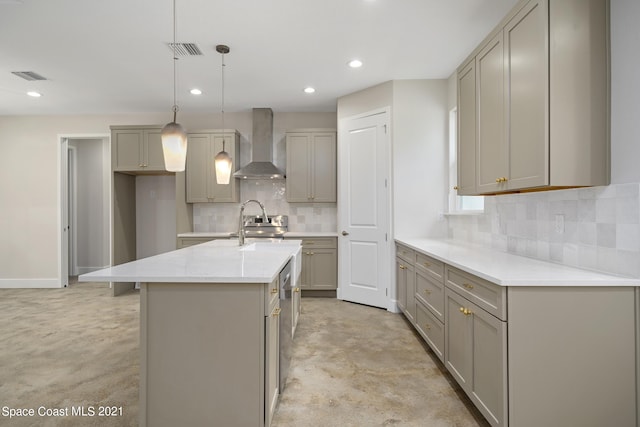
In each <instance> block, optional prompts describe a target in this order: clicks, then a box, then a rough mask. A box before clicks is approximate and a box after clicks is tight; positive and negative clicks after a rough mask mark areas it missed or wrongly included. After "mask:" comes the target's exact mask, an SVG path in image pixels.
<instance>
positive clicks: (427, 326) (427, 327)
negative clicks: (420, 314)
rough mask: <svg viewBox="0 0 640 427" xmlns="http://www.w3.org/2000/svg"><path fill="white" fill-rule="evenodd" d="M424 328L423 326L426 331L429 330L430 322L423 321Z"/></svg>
mask: <svg viewBox="0 0 640 427" xmlns="http://www.w3.org/2000/svg"><path fill="white" fill-rule="evenodd" d="M424 328H425V329H426V330H427V331H430V330H431V325H430V324H428V323H425V324H424Z"/></svg>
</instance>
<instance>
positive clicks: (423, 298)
mask: <svg viewBox="0 0 640 427" xmlns="http://www.w3.org/2000/svg"><path fill="white" fill-rule="evenodd" d="M416 299H417V300H418V301H420V302H422V303H423V304H424V305H425V306H426V307H427V308H429V310H431V312H432V313H433V315H434V316H436V317H437V318H438V319H439V320H440V321H441V322H444V284H442V283H439V282H436V281H435V280H433V279H432V278H431V276H430V274H429V273H425V272H422V271H420V269H418V268H416Z"/></svg>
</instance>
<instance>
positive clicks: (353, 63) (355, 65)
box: [349, 59, 362, 68]
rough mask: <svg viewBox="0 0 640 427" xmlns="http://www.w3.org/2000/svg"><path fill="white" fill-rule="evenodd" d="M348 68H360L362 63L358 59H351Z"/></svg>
mask: <svg viewBox="0 0 640 427" xmlns="http://www.w3.org/2000/svg"><path fill="white" fill-rule="evenodd" d="M349 67H351V68H360V67H362V61H360V60H359V59H352V60H351V61H349Z"/></svg>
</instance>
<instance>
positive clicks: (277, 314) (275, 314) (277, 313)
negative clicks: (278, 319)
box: [273, 307, 282, 317]
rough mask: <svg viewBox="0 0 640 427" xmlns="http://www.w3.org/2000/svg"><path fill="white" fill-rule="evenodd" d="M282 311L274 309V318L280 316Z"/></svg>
mask: <svg viewBox="0 0 640 427" xmlns="http://www.w3.org/2000/svg"><path fill="white" fill-rule="evenodd" d="M281 311H282V309H281V308H280V307H278V308H274V309H273V316H274V317H275V316H280V312H281Z"/></svg>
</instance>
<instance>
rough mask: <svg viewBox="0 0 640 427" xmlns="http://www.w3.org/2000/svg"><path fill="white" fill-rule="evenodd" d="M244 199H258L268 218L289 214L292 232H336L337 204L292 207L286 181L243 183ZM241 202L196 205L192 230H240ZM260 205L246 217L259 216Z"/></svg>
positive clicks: (252, 205)
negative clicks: (288, 198) (288, 197)
mask: <svg viewBox="0 0 640 427" xmlns="http://www.w3.org/2000/svg"><path fill="white" fill-rule="evenodd" d="M240 185H241V187H240V194H241V200H243V201H244V200H248V199H256V200H260V201H261V202H262V203H264V205H265V209H266V211H267V214H269V215H288V216H289V230H291V231H317V232H329V231H336V230H337V227H338V225H337V224H338V218H337V208H336V204H335V203H315V204H301V203H298V204H290V203H288V202H287V201H286V198H285V188H286V186H285V182H284V181H266V180H255V181H254V180H247V181H241V183H240ZM239 213H240V204H239V203H196V204H194V205H193V228H194V230H193V231H197V232H226V231H235V230H236V229H237V228H238V215H239ZM259 213H260V209H259V208H258V207H257V205H254V204H249V205H247V208H246V211H245V214H247V215H252V214H256V215H257V214H259Z"/></svg>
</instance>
